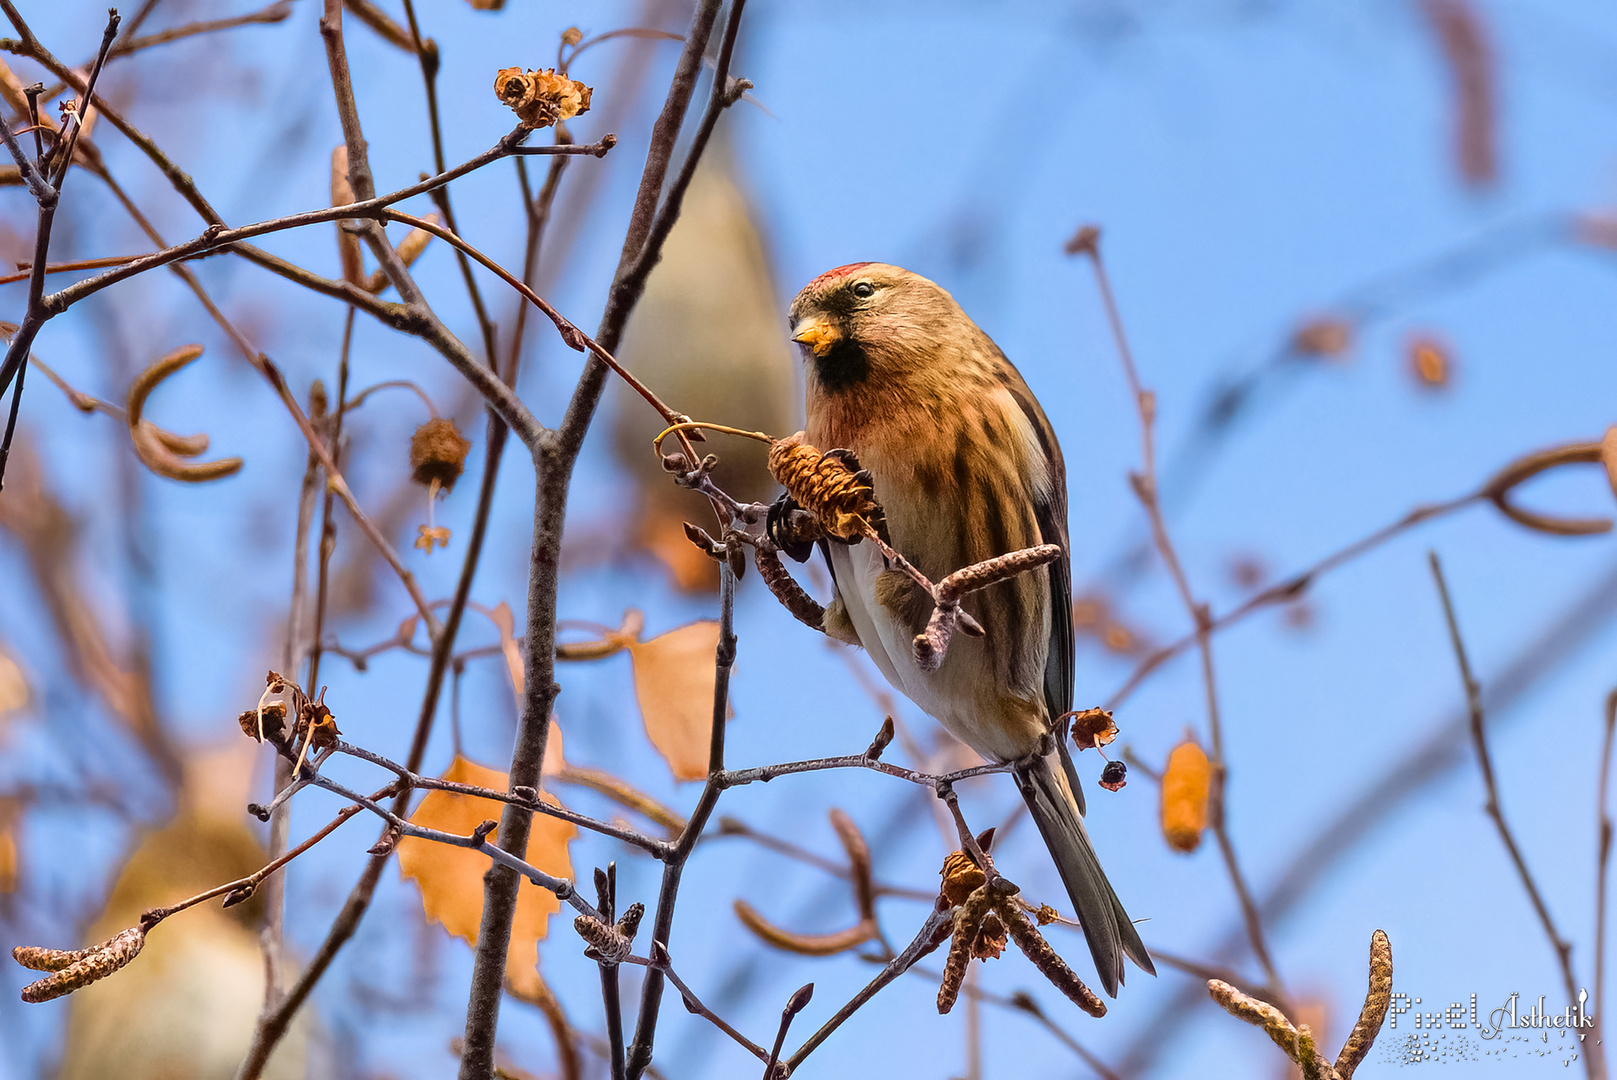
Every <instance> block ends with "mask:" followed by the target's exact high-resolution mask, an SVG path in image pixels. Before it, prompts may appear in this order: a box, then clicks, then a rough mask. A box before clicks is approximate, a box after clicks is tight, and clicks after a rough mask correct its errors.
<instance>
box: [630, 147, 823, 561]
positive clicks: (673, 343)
mask: <svg viewBox="0 0 1617 1080" xmlns="http://www.w3.org/2000/svg"><path fill="white" fill-rule="evenodd" d="M755 221H756V217H755V215H754V213H753V210H752V207H751V206H750V205H749V203H748V201H747V199H746V197H745V196H744V195H743V194H742V192H741V190H740V188H739V187H738V186H737V183H736V180H735V176H734V169H733V166H732V164H731V158H730V155H729V154H728V153H727V152H726V149H725V147H723V146H722V145H719V139H718V138H717V137H715V139H714V144H713V145H711V146H710V147H709V148H708V151H707V153H706V154H705V155H704V156H703V158H702V164H701V166H700V167H699V168H698V169H697V172H696V176H695V177H694V178H693V179H692V181H691V186H690V190H689V191H687V192H686V194H685V203H684V208H683V210H682V211H681V213H680V217H679V222H678V223H677V224H676V225H675V226H674V229H673V231H672V232H671V233H670V234H669V236H668V242H667V244H666V246H665V247H664V248H663V258H662V261H661V262H660V263H659V264H658V265H657V268H656V269H655V270H653V271H652V272H651V276H650V278H649V279H648V280H647V282H646V292H645V295H644V296H643V297H642V298H641V300H640V302H639V304H637V305H636V306H635V310H634V314H633V316H632V317H631V318H630V319H629V325H628V326H627V328H626V329H625V332H624V340H623V344H622V347H621V348H620V349H619V350H618V353H617V356H618V358H619V359H620V360H622V361H623V363H624V366H626V367H627V368H628V369H629V370H630V371H632V372H634V373H635V375H636V376H638V377H639V378H640V379H641V380H642V381H644V382H645V383H646V385H647V386H650V387H651V388H652V389H653V390H655V391H656V392H657V395H658V396H659V397H661V398H662V399H663V400H664V401H666V402H668V404H669V405H670V406H672V407H673V408H675V409H678V410H679V411H680V412H682V413H686V414H687V415H689V416H692V417H695V418H697V419H700V420H711V421H713V422H714V423H722V424H729V425H732V426H734V427H740V428H745V429H746V430H748V431H764V432H768V433H769V434H771V435H781V434H786V433H789V432H790V431H792V430H794V429H795V424H794V421H793V416H794V415H795V414H796V412H797V393H798V391H797V389H796V387H797V369H796V359H795V355H794V352H793V350H792V347H791V345H790V344H789V342H788V341H787V336H786V312H785V310H784V309H783V308H782V307H781V305H780V302H779V300H778V299H777V297H778V295H779V294H778V291H777V290H776V288H775V283H774V278H773V274H772V273H771V269H770V265H769V259H768V257H767V255H766V252H765V247H764V243H763V241H762V239H761V238H760V236H759V230H758V227H757V225H756V224H755ZM611 392H612V395H613V411H614V417H613V425H612V426H613V442H614V446H615V448H616V451H617V456H618V459H619V461H621V462H622V463H623V465H624V466H625V467H626V468H627V469H628V471H629V472H630V474H631V475H633V477H634V479H635V486H636V488H637V489H638V492H639V496H640V516H639V524H638V528H637V531H636V535H635V537H634V542H635V543H636V545H637V546H639V547H640V548H642V549H644V550H647V551H650V552H651V553H652V554H653V555H655V556H656V557H657V558H658V559H659V560H661V561H662V562H663V563H665V564H666V565H667V566H668V567H669V569H670V571H671V572H672V573H673V576H674V580H675V582H676V583H677V584H678V585H679V586H680V587H681V588H683V589H686V590H690V591H704V590H708V589H712V588H714V587H715V586H716V584H717V581H718V570H717V564H716V563H714V562H713V560H712V559H710V558H708V557H707V556H706V555H704V554H703V553H701V552H700V551H698V550H697V549H696V548H695V547H694V546H693V545H692V544H691V543H690V541H688V540H686V539H685V532H684V528H683V522H685V521H687V520H693V521H694V520H701V517H700V515H701V514H703V513H705V512H706V510H705V507H704V505H703V503H702V500H700V499H697V498H695V497H694V496H692V495H691V494H690V493H689V492H687V491H682V490H680V489H678V488H676V487H675V486H674V485H673V483H672V481H671V480H670V479H669V476H668V474H667V473H666V472H664V471H663V469H662V465H661V463H660V462H659V461H658V459H657V457H656V455H655V454H653V453H652V452H651V440H652V439H653V438H654V437H655V436H656V434H657V432H658V431H660V430H661V429H662V428H663V427H664V426H665V425H664V423H663V421H662V418H661V417H659V416H658V415H657V414H656V413H655V412H654V411H653V410H652V409H651V408H650V407H649V406H647V405H646V403H645V402H644V401H642V400H641V399H640V397H639V395H637V394H635V393H634V392H633V391H626V389H625V388H624V387H623V386H621V385H619V384H618V383H617V382H616V380H614V384H613V386H612V390H611ZM697 449H698V451H700V452H702V453H716V454H718V456H719V467H718V469H717V470H716V471H715V472H714V479H715V480H716V481H717V482H718V484H719V485H720V486H721V487H723V488H724V489H725V490H726V491H728V492H730V494H732V495H734V496H736V497H737V498H739V499H747V500H759V501H768V500H769V499H771V498H773V495H774V492H775V491H776V490H778V489H777V487H776V484H775V482H774V479H773V478H772V477H771V476H770V475H769V469H768V467H767V465H766V454H767V450H768V448H767V447H765V446H764V445H763V444H761V443H750V442H746V441H744V440H740V439H724V440H723V441H722V442H720V441H719V440H718V439H717V438H716V437H715V438H713V439H710V440H709V441H708V442H706V443H698V444H697Z"/></svg>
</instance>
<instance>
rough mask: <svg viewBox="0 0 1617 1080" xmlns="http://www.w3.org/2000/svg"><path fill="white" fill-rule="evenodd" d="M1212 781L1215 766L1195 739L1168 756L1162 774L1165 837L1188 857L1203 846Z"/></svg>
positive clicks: (1163, 828)
mask: <svg viewBox="0 0 1617 1080" xmlns="http://www.w3.org/2000/svg"><path fill="white" fill-rule="evenodd" d="M1212 780H1213V767H1212V764H1211V763H1210V762H1209V761H1208V760H1207V754H1206V753H1205V752H1203V750H1202V748H1201V747H1200V746H1198V745H1196V742H1195V740H1194V739H1186V740H1185V741H1184V742H1182V743H1180V744H1179V745H1178V746H1176V747H1174V748H1173V753H1171V754H1169V755H1168V767H1167V768H1166V769H1164V770H1163V771H1162V835H1163V837H1164V838H1165V839H1166V840H1167V841H1168V846H1169V847H1171V848H1173V849H1174V850H1175V851H1179V852H1184V853H1187V854H1188V853H1189V852H1192V851H1195V850H1196V848H1197V847H1199V846H1200V845H1201V842H1202V831H1203V830H1204V829H1206V828H1207V798H1208V794H1209V793H1210V792H1211V790H1212Z"/></svg>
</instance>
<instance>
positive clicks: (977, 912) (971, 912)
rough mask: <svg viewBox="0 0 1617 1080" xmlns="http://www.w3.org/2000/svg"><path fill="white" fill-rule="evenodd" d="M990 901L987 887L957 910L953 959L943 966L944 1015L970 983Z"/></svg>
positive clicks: (951, 946) (951, 950)
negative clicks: (975, 946)
mask: <svg viewBox="0 0 1617 1080" xmlns="http://www.w3.org/2000/svg"><path fill="white" fill-rule="evenodd" d="M978 873H979V874H981V873H982V871H980V870H979V871H978ZM989 900H990V897H989V895H988V887H987V885H983V886H982V887H980V888H978V889H976V890H975V891H973V892H972V894H971V895H970V896H968V897H967V898H966V901H965V903H963V904H961V905H960V906H959V907H958V908H956V909H955V913H954V938H953V940H952V941H951V942H950V944H949V959H948V960H947V961H945V962H944V965H943V979H942V981H941V982H940V983H939V984H938V1012H939V1013H940V1014H941V1013H947V1012H948V1011H949V1010H950V1009H952V1008H954V1003H955V1001H956V999H958V998H959V997H960V987H961V984H962V983H964V982H965V981H966V968H967V966H968V965H970V963H971V952H972V944H973V943H974V942H975V941H976V939H977V934H978V930H979V928H980V925H981V923H982V921H983V917H984V916H985V915H987V914H988V907H989Z"/></svg>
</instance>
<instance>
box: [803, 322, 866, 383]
mask: <svg viewBox="0 0 1617 1080" xmlns="http://www.w3.org/2000/svg"><path fill="white" fill-rule="evenodd" d="M810 362H811V363H812V364H813V365H814V377H815V380H816V381H817V382H818V383H819V384H820V389H821V390H822V391H823V392H825V393H827V394H843V393H847V392H849V391H851V390H856V389H858V388H859V387H861V386H864V385H865V384H866V383H867V382H868V381H869V379H870V356H869V355H868V354H867V353H866V352H865V347H864V345H863V344H861V343H860V342H858V341H854V340H851V339H849V338H847V337H845V336H844V337H839V338H838V339H837V340H836V341H835V342H834V343H833V344H832V345H831V347H830V348H829V349H827V350H826V351H825V354H824V355H816V356H814V357H813V359H812V360H811V361H810Z"/></svg>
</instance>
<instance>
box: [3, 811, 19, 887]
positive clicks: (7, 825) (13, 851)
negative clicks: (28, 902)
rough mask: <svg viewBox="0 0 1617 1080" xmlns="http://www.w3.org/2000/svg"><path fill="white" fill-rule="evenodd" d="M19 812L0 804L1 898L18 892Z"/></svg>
mask: <svg viewBox="0 0 1617 1080" xmlns="http://www.w3.org/2000/svg"><path fill="white" fill-rule="evenodd" d="M17 863H18V858H17V812H16V808H15V806H13V805H12V804H10V803H8V802H0V896H4V895H6V894H7V893H13V892H16V891H17V878H18V871H17Z"/></svg>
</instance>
